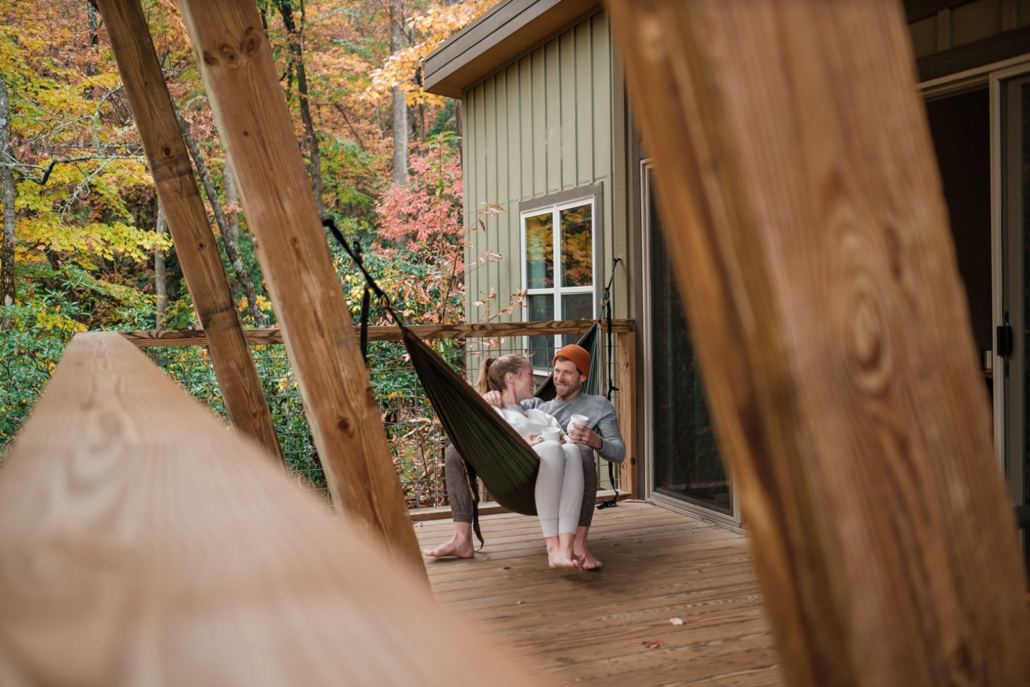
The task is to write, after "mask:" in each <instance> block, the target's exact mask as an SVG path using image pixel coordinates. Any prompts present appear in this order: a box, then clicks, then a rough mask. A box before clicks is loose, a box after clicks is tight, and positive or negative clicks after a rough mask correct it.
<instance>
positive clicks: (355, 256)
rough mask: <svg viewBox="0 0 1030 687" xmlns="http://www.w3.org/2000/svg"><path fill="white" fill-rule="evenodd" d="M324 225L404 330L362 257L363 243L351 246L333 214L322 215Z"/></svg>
mask: <svg viewBox="0 0 1030 687" xmlns="http://www.w3.org/2000/svg"><path fill="white" fill-rule="evenodd" d="M322 226H323V227H325V228H327V229H328V230H329V231H331V232H332V234H333V238H335V239H336V242H337V243H339V244H340V245H341V246H343V249H344V250H345V251H347V255H349V256H350V259H351V260H353V261H354V264H356V265H357V266H358V269H360V270H361V274H363V275H364V276H365V284H366V286H365V288H366V289H369V288H371V289H372V291H373V292H374V293H375V295H376V296H378V297H379V300H380V301H382V304H383V307H384V308H385V309H386V312H388V313H389V314H390V319H392V320H393V321H394V324H396V325H397V326H398V327H400V328H401V329H402V330H403V329H404V321H403V320H401V318H400V317H399V316H398V315H397V313H396V312H395V311H394V309H393V304H392V303H391V302H390V297H389V296H387V295H386V292H384V291H383V290H382V288H380V287H379V284H377V283H376V280H375V279H373V278H372V275H371V274H369V273H368V270H367V269H366V268H365V263H364V262H363V261H362V259H361V245H360V244H359V243H358V241H357V240H355V241H354V243H355V244H356V245H357V246H358V248H357V249H356V250H355V249H353V248H351V247H350V244H349V243H347V239H345V238H343V234H342V233H341V232H340V229H339V228H338V227H337V226H336V220H335V219H334V218H333V217H332V216H331V215H323V216H322ZM362 302H363V303H364V298H362Z"/></svg>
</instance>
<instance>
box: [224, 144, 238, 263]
mask: <svg viewBox="0 0 1030 687" xmlns="http://www.w3.org/2000/svg"><path fill="white" fill-rule="evenodd" d="M239 208H240V197H239V195H238V194H237V193H236V176H235V175H234V174H233V171H232V160H231V159H230V156H229V155H228V154H226V156H225V221H226V223H227V224H228V225H229V233H230V234H232V240H233V241H235V242H236V245H237V246H238V245H239V241H240V209H239Z"/></svg>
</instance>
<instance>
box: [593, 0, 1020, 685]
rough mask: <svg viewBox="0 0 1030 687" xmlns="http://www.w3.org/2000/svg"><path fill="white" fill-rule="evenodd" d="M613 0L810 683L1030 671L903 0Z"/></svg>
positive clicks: (677, 265)
mask: <svg viewBox="0 0 1030 687" xmlns="http://www.w3.org/2000/svg"><path fill="white" fill-rule="evenodd" d="M608 5H609V7H610V8H611V12H612V22H611V23H612V26H613V27H614V30H615V34H616V39H617V44H618V48H619V52H620V54H621V55H622V56H623V58H624V60H625V65H626V71H627V86H628V89H629V91H630V94H631V96H632V97H633V100H634V105H635V106H636V107H635V109H636V112H637V114H638V116H639V120H640V122H641V124H642V132H643V136H644V140H645V142H646V143H647V146H648V149H649V150H652V151H654V157H655V163H656V169H657V170H658V174H657V182H658V189H657V190H658V200H659V205H660V208H661V211H662V213H663V215H664V216H665V217H666V221H663V222H662V226H663V229H664V230H665V233H666V243H667V244H668V246H669V258H670V262H671V263H672V266H673V269H674V271H675V274H676V277H677V281H678V285H679V288H680V291H681V293H682V295H683V298H684V301H685V302H686V306H687V311H688V315H689V320H690V329H691V332H692V333H693V336H694V339H695V342H696V346H697V351H698V356H699V359H700V362H701V364H702V367H703V370H704V377H705V382H706V384H705V387H706V389H707V390H708V391H709V393H710V400H711V404H712V411H713V416H714V420H715V424H716V429H717V430H718V432H719V439H720V445H721V447H722V449H723V451H724V455H725V458H726V460H727V463H728V467H729V468H730V472H731V474H732V478H733V484H734V488H736V489H737V490H738V493H739V494H740V498H741V502H742V505H743V507H744V508H745V509H746V510H747V513H748V527H749V529H750V530H751V532H752V534H753V538H752V542H753V547H754V552H755V560H756V565H757V567H758V573H759V577H760V580H761V583H762V587H763V590H764V592H765V602H766V605H767V607H768V610H769V614H770V617H771V620H772V623H773V627H774V632H775V635H776V639H777V643H778V646H779V649H780V652H781V657H782V660H783V665H784V670H785V673H786V676H787V678H788V682H789V684H791V685H795V686H798V687H800V686H802V685H811V686H815V685H819V686H824V685H906V687H923V686H925V687H931V686H937V685H946V684H962V685H990V686H992V687H996V686H999V685H1013V686H1015V685H1025V684H1026V682H1027V679H1028V676H1030V651H1027V647H1028V646H1030V623H1028V613H1027V607H1026V597H1025V591H1026V581H1025V579H1024V575H1023V570H1022V566H1021V563H1020V561H1019V559H1018V556H1017V550H1016V537H1015V527H1014V523H1013V518H1012V508H1011V505H1010V504H1009V501H1008V496H1007V494H1006V490H1005V489H1004V485H1003V482H1002V479H1001V476H1000V474H999V471H998V467H997V464H996V461H995V458H994V451H993V450H992V446H991V428H990V418H989V411H988V407H987V403H986V399H985V396H984V393H983V381H982V380H981V379H980V378H979V375H978V373H977V369H976V363H975V361H976V355H975V353H976V351H975V349H974V346H973V341H972V337H971V334H970V325H969V317H968V313H967V311H966V298H965V294H964V292H963V289H962V284H961V282H960V280H959V276H958V271H957V268H956V260H955V255H954V248H953V246H952V242H951V238H950V235H949V231H948V219H947V217H948V215H947V211H946V208H945V205H944V202H943V199H942V198H941V185H940V181H939V178H938V172H937V169H936V165H935V161H934V160H935V158H934V153H933V149H932V146H931V141H930V136H929V133H928V129H927V124H926V121H925V114H924V110H923V107H922V104H921V102H920V100H919V97H918V95H917V91H916V87H915V79H914V61H913V57H912V53H911V49H910V46H909V39H908V34H907V31H906V28H905V22H904V17H903V15H902V11H901V5H900V3H898V2H896V0H693V1H691V2H682V0H609V3H608Z"/></svg>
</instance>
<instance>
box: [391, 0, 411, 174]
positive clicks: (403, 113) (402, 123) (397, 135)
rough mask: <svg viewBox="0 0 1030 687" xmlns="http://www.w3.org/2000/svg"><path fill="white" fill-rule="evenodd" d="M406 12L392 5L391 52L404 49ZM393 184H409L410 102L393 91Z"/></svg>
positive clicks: (395, 1) (396, 1)
mask: <svg viewBox="0 0 1030 687" xmlns="http://www.w3.org/2000/svg"><path fill="white" fill-rule="evenodd" d="M403 28H404V12H403V7H402V2H401V0H393V2H392V3H390V52H391V53H396V52H397V51H399V50H401V49H402V48H403V47H404V33H403ZM392 93H393V183H395V184H406V183H408V102H407V100H406V99H405V97H404V91H402V90H401V89H400V88H396V87H395V88H394V89H393V91H392Z"/></svg>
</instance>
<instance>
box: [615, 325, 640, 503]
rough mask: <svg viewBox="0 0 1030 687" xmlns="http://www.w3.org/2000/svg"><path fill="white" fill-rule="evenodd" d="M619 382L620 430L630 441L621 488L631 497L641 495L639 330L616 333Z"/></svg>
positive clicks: (623, 436)
mask: <svg viewBox="0 0 1030 687" xmlns="http://www.w3.org/2000/svg"><path fill="white" fill-rule="evenodd" d="M615 374H616V380H617V381H616V385H617V386H618V387H619V397H618V399H616V400H617V402H618V407H617V408H616V409H615V411H616V413H618V416H619V430H620V431H621V432H622V438H623V440H624V441H625V442H626V460H624V461H623V462H622V464H621V465H619V490H620V491H625V492H629V497H630V498H631V499H638V498H640V485H639V475H638V471H639V466H638V461H637V396H638V395H639V394H640V389H638V388H637V334H636V331H628V332H621V333H619V334H616V344H615Z"/></svg>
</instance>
